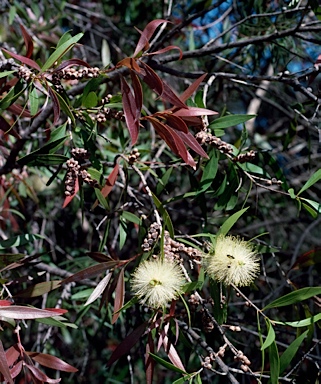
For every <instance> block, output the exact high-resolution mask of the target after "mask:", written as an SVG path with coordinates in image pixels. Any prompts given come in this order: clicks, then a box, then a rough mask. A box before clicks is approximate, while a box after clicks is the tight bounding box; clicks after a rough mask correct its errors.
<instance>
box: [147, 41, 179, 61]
mask: <svg viewBox="0 0 321 384" xmlns="http://www.w3.org/2000/svg"><path fill="white" fill-rule="evenodd" d="M172 49H176V50H178V51H179V60H181V59H182V58H183V51H182V50H181V48H180V47H178V46H177V45H168V46H167V47H165V48H162V49H159V50H157V51H153V52H150V53H147V54H146V55H148V56H152V55H160V54H162V53H166V52H168V51H171V50H172Z"/></svg>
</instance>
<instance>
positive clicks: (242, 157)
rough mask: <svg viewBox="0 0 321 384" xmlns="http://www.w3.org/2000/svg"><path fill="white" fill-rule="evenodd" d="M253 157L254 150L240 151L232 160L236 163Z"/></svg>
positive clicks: (247, 160)
mask: <svg viewBox="0 0 321 384" xmlns="http://www.w3.org/2000/svg"><path fill="white" fill-rule="evenodd" d="M255 157H256V152H255V151H253V150H251V151H249V152H246V153H241V154H240V155H238V156H235V157H234V158H233V161H234V162H238V163H246V162H249V161H253V160H254V159H255Z"/></svg>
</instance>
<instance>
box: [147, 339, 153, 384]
mask: <svg viewBox="0 0 321 384" xmlns="http://www.w3.org/2000/svg"><path fill="white" fill-rule="evenodd" d="M149 352H152V353H154V340H153V337H152V335H151V333H150V332H149V333H148V340H147V344H146V354H145V371H146V383H147V384H152V383H153V375H154V367H155V361H154V359H152V357H151V356H150V354H149Z"/></svg>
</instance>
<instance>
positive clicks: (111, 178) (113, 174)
mask: <svg viewBox="0 0 321 384" xmlns="http://www.w3.org/2000/svg"><path fill="white" fill-rule="evenodd" d="M118 172H119V164H118V163H116V165H115V167H114V168H113V170H112V171H111V173H110V175H109V176H108V177H107V180H106V184H105V186H104V187H103V188H102V190H101V191H100V193H101V195H102V197H104V198H106V197H107V196H108V195H109V194H110V192H111V190H112V189H113V187H114V185H115V183H116V180H117V177H118ZM98 203H99V202H98V200H96V201H95V202H94V204H93V206H92V209H95V208H96V207H97V205H98Z"/></svg>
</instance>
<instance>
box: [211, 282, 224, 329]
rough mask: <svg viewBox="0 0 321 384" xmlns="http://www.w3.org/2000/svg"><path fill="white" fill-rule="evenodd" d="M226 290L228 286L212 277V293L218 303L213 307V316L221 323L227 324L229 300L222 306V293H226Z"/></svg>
mask: <svg viewBox="0 0 321 384" xmlns="http://www.w3.org/2000/svg"><path fill="white" fill-rule="evenodd" d="M225 290H226V288H225V286H224V285H222V284H221V283H217V282H216V281H214V280H212V279H210V294H211V297H212V299H213V300H214V303H217V305H214V307H213V316H214V317H215V319H216V321H217V322H218V323H219V324H225V323H226V319H227V302H225V303H224V304H223V305H222V306H221V304H220V303H221V301H222V300H221V298H222V295H225V293H226V292H225Z"/></svg>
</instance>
